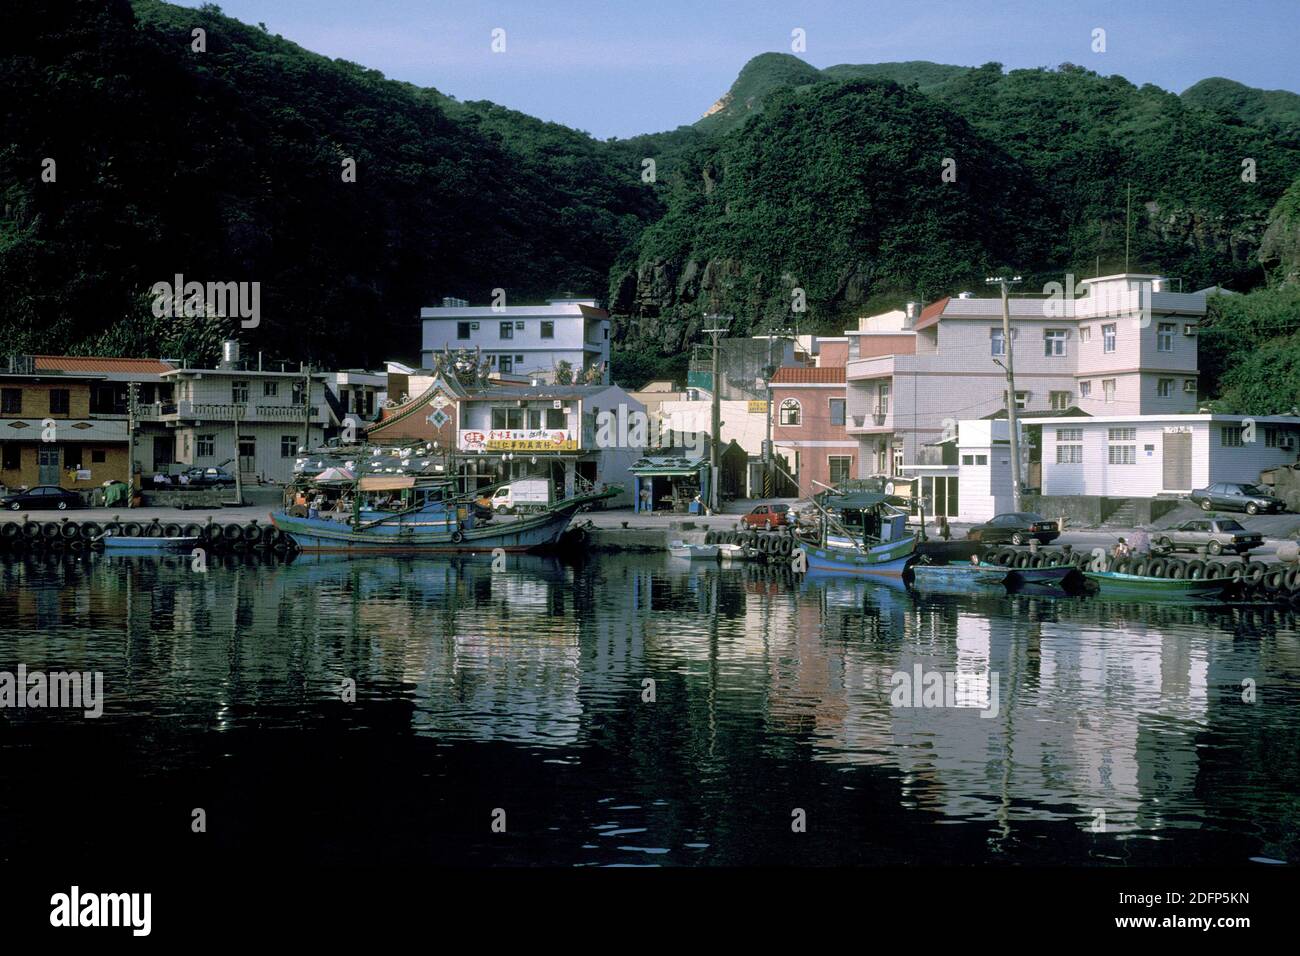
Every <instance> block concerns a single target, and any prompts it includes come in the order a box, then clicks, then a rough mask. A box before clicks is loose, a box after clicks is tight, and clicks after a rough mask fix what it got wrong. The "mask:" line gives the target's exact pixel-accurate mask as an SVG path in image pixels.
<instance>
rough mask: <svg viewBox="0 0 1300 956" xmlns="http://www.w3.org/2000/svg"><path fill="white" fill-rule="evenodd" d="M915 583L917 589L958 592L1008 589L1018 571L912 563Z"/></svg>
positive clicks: (977, 566) (973, 592) (1001, 590)
mask: <svg viewBox="0 0 1300 956" xmlns="http://www.w3.org/2000/svg"><path fill="white" fill-rule="evenodd" d="M910 574H911V578H912V586H913V587H914V588H915V589H916V590H918V591H934V592H946V593H958V594H976V593H989V592H993V593H996V592H1005V591H1006V589H1007V587H1008V586H1009V585H1010V584H1012V583H1014V581H1015V572H1013V571H1010V570H1008V569H1006V568H999V567H996V566H995V567H993V568H989V567H986V566H983V565H971V564H966V565H953V564H913V565H912V568H911V572H910Z"/></svg>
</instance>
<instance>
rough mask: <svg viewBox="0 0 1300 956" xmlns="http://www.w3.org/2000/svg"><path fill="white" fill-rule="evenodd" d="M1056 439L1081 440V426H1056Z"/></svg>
mask: <svg viewBox="0 0 1300 956" xmlns="http://www.w3.org/2000/svg"><path fill="white" fill-rule="evenodd" d="M1056 440H1057V441H1083V429H1082V428H1058V429H1057V430H1056Z"/></svg>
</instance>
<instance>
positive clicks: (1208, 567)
mask: <svg viewBox="0 0 1300 956" xmlns="http://www.w3.org/2000/svg"><path fill="white" fill-rule="evenodd" d="M987 560H988V561H990V562H991V563H993V564H997V565H1000V566H1002V567H1005V568H1012V569H1015V568H1056V567H1061V566H1062V565H1070V566H1072V567H1076V568H1078V569H1080V570H1081V571H1091V570H1106V571H1112V572H1115V573H1117V574H1135V575H1138V576H1140V577H1147V578H1166V579H1169V580H1183V579H1187V580H1192V581H1200V580H1208V581H1214V580H1219V579H1230V580H1232V581H1236V582H1240V583H1242V584H1244V585H1246V586H1247V587H1252V588H1262V589H1263V590H1265V591H1271V592H1282V591H1287V592H1295V591H1300V565H1277V564H1273V565H1268V564H1265V563H1264V562H1262V561H1249V562H1244V561H1232V562H1227V561H1206V560H1201V559H1200V558H1191V559H1188V560H1184V559H1182V558H1166V557H1160V556H1157V555H1133V556H1131V557H1120V558H1116V557H1113V556H1111V555H1106V556H1105V558H1104V559H1103V560H1104V561H1105V567H1104V568H1102V567H1101V566H1097V567H1096V568H1094V562H1095V561H1096V558H1094V556H1093V555H1092V554H1091V553H1090V552H1087V551H1071V552H1066V551H1038V552H1036V553H1035V552H1031V551H1025V550H1022V549H1018V548H1001V549H999V550H997V551H995V552H994V553H993V554H991V555H989V557H988V558H987Z"/></svg>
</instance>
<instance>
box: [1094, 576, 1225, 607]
mask: <svg viewBox="0 0 1300 956" xmlns="http://www.w3.org/2000/svg"><path fill="white" fill-rule="evenodd" d="M1083 575H1084V577H1086V578H1087V579H1088V580H1089V581H1093V582H1095V583H1096V585H1097V587H1098V588H1099V589H1100V591H1101V593H1102V594H1104V595H1107V596H1114V597H1146V598H1156V599H1158V600H1179V599H1183V598H1209V597H1218V596H1219V595H1221V594H1222V593H1223V591H1224V589H1225V588H1227V587H1228V585H1230V584H1231V583H1232V579H1231V578H1214V579H1209V580H1207V579H1205V578H1199V579H1196V580H1192V579H1190V578H1149V577H1144V576H1142V575H1138V574H1120V573H1117V572H1115V571H1084V572H1083Z"/></svg>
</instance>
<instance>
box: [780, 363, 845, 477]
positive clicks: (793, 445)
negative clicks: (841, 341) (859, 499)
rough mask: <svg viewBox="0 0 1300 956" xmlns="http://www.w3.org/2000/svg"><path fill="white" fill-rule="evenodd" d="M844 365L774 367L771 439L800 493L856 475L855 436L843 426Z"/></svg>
mask: <svg viewBox="0 0 1300 956" xmlns="http://www.w3.org/2000/svg"><path fill="white" fill-rule="evenodd" d="M844 406H845V380H844V367H843V366H842V365H840V366H833V367H816V368H799V367H793V366H787V367H785V368H781V369H778V370H777V372H776V375H775V376H773V378H772V443H773V444H774V445H775V446H776V454H777V455H779V456H781V457H784V458H785V460H786V462H787V470H788V471H789V472H790V474H791V475H792V476H793V477H794V478H795V479H797V481H798V483H799V494H800V496H802V497H807V496H808V495H814V494H816V493H817V492H819V491H823V490H824V489H825V486H827V485H835V484H838V483H839V482H842V481H845V480H847V479H849V478H856V477H858V441H857V439H856V438H851V437H849V435H848V433H847V431H846V430H845V418H844V414H845V412H844Z"/></svg>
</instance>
